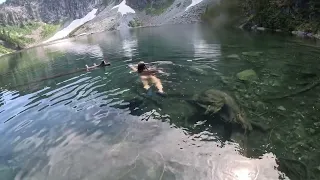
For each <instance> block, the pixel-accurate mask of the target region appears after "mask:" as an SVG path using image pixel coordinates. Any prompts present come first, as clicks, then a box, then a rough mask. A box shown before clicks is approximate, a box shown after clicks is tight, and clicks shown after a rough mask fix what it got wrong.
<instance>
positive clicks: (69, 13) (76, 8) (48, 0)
mask: <svg viewBox="0 0 320 180" xmlns="http://www.w3.org/2000/svg"><path fill="white" fill-rule="evenodd" d="M102 4H103V0H71V1H70V0H7V1H6V2H5V3H4V4H2V5H0V25H21V24H25V23H26V22H30V21H42V22H45V23H56V22H61V21H65V20H67V19H77V18H81V17H83V16H85V15H86V14H87V13H88V12H90V11H91V10H92V9H93V8H94V7H98V6H101V5H102Z"/></svg>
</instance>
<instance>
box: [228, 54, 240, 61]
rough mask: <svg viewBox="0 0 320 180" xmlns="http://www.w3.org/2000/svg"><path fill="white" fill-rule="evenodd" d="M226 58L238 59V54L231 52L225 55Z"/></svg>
mask: <svg viewBox="0 0 320 180" xmlns="http://www.w3.org/2000/svg"><path fill="white" fill-rule="evenodd" d="M227 58H229V59H237V60H240V56H239V55H238V54H231V55H229V56H227Z"/></svg>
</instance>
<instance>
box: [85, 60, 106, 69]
mask: <svg viewBox="0 0 320 180" xmlns="http://www.w3.org/2000/svg"><path fill="white" fill-rule="evenodd" d="M110 65H111V64H110V63H109V62H106V60H103V61H101V63H100V64H99V65H97V64H96V63H94V64H93V66H91V67H89V66H88V65H86V68H87V70H90V69H95V68H97V67H105V66H110Z"/></svg>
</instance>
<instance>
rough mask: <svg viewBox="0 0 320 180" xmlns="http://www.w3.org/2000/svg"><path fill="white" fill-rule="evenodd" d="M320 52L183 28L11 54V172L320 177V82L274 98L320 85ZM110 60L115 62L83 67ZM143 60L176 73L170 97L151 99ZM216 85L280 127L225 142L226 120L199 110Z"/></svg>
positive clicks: (295, 42) (19, 175)
mask: <svg viewBox="0 0 320 180" xmlns="http://www.w3.org/2000/svg"><path fill="white" fill-rule="evenodd" d="M244 52H261V54H260V55H257V56H256V55H254V56H248V55H245V54H246V53H244ZM319 52H320V51H319V48H318V46H317V44H316V43H315V42H310V41H303V40H300V39H296V38H292V37H285V36H282V35H279V34H278V35H277V34H274V35H272V34H250V33H246V32H242V31H236V30H235V31H230V30H228V31H227V30H221V31H213V30H212V29H211V28H209V27H204V26H200V25H175V26H163V27H155V28H141V29H133V30H124V31H114V32H104V33H100V34H94V35H90V36H83V37H76V38H74V39H69V40H62V41H59V42H56V43H53V44H51V45H47V46H43V47H37V48H33V49H29V50H26V51H22V52H18V53H15V54H12V55H9V56H4V57H1V58H0V74H1V76H0V90H1V91H0V123H1V124H0V143H1V146H0V177H1V176H2V177H5V178H6V179H39V180H43V179H48V180H49V179H59V180H64V179H77V180H78V179H92V180H93V179H94V180H95V179H97V180H99V179H192V180H194V179H227V176H228V170H230V169H233V170H232V172H233V174H234V175H236V176H237V177H238V179H241V178H242V179H245V178H246V177H248V176H249V175H251V176H250V177H251V179H255V178H256V176H255V173H256V174H258V177H257V178H258V179H280V178H281V177H284V178H287V179H317V177H319V176H320V174H319V173H320V152H319V151H320V144H319V142H318V139H319V138H320V137H319V132H320V122H319V108H320V96H319V93H318V92H319V87H313V88H312V89H310V90H309V91H306V92H303V93H299V94H297V95H293V96H290V97H288V98H284V99H279V100H266V99H267V98H270V97H271V98H272V97H277V96H281V95H285V94H290V93H292V92H295V91H297V90H299V89H302V88H305V87H306V86H308V85H309V84H310V83H311V82H314V81H316V80H317V77H318V76H319V69H320V66H319V63H318V60H319ZM104 58H107V59H108V60H109V61H110V62H111V64H112V65H111V66H110V67H106V68H102V69H97V70H94V71H90V72H87V71H85V70H84V69H82V68H84V67H85V64H88V65H92V64H93V63H99V62H100V61H101V60H103V59H104ZM141 60H143V61H145V62H147V63H150V64H152V65H155V66H157V67H158V68H162V69H163V71H165V72H166V73H165V74H159V75H158V76H159V78H160V79H161V80H162V82H163V86H164V90H165V91H166V93H167V97H165V98H163V97H160V96H157V95H154V96H151V97H149V96H147V95H146V92H145V90H144V89H143V87H142V84H141V82H140V80H139V77H138V75H137V74H134V73H130V69H129V68H128V66H127V65H128V64H130V63H137V62H139V61H141ZM246 69H253V70H254V71H256V73H257V75H258V77H259V79H258V80H257V81H256V82H253V83H247V82H242V81H239V80H238V79H237V77H236V74H237V73H238V72H240V71H243V70H246ZM212 88H214V89H219V90H222V91H225V92H227V93H229V94H230V95H232V96H233V97H234V98H235V99H236V101H237V103H238V104H239V105H240V106H241V107H242V108H243V110H244V111H245V112H246V117H247V119H251V120H255V121H259V122H261V123H263V124H265V126H268V127H270V128H269V129H268V130H267V131H266V132H263V131H259V130H257V129H255V130H254V131H253V132H252V133H251V134H249V135H248V136H245V135H243V133H242V132H241V131H237V130H235V131H233V133H232V134H231V139H232V141H229V140H226V139H225V132H224V131H225V130H224V128H223V127H224V126H223V123H221V122H216V121H214V120H213V119H212V118H211V117H208V116H204V112H203V111H201V110H200V109H199V108H198V107H197V106H195V105H194V104H192V103H190V100H191V98H192V97H193V95H194V94H197V93H200V92H202V91H204V90H207V89H212ZM276 158H277V159H278V160H277V161H279V162H280V167H279V168H278V169H277V168H275V167H278V164H277V163H276ZM237 163H239V165H236V164H237ZM240 167H241V168H240ZM250 173H251V174H250ZM231 174H232V173H231ZM248 174H249V175H248ZM0 179H1V178H0ZM229 179H231V177H229Z"/></svg>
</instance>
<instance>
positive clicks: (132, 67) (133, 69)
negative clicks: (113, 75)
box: [128, 64, 138, 73]
mask: <svg viewBox="0 0 320 180" xmlns="http://www.w3.org/2000/svg"><path fill="white" fill-rule="evenodd" d="M128 66H129V67H130V68H131V70H132V71H130V73H131V72H136V71H138V69H137V68H135V67H134V66H133V65H132V64H129V65H128Z"/></svg>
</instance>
